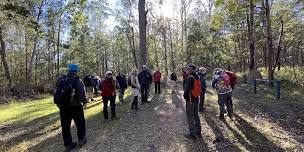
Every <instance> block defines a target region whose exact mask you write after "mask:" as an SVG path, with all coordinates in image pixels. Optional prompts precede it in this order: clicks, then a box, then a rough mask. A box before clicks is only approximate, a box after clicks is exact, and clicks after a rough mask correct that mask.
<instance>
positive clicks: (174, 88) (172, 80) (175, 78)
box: [170, 72, 177, 93]
mask: <svg viewBox="0 0 304 152" xmlns="http://www.w3.org/2000/svg"><path fill="white" fill-rule="evenodd" d="M170 80H171V82H172V86H171V89H172V93H174V92H176V81H177V76H176V74H175V73H174V72H172V73H171V75H170Z"/></svg>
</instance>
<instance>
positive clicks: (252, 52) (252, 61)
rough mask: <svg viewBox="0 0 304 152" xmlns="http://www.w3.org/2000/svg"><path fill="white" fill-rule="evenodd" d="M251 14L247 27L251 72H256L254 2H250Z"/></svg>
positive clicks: (248, 15)
mask: <svg viewBox="0 0 304 152" xmlns="http://www.w3.org/2000/svg"><path fill="white" fill-rule="evenodd" d="M249 3H250V8H249V14H247V26H248V41H249V43H248V44H249V51H250V63H249V70H255V46H254V37H253V31H254V30H253V29H254V24H253V21H254V5H253V0H250V2H249Z"/></svg>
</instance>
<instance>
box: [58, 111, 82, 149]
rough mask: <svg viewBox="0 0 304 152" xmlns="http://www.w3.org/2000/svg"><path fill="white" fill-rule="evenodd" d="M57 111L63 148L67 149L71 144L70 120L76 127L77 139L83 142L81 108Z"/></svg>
mask: <svg viewBox="0 0 304 152" xmlns="http://www.w3.org/2000/svg"><path fill="white" fill-rule="evenodd" d="M59 109H60V121H61V127H62V136H63V141H64V146H66V147H67V146H69V145H70V144H71V143H72V135H71V123H72V119H73V120H74V123H75V125H76V127H77V136H78V139H79V140H84V138H85V136H86V128H85V119H84V114H83V108H82V106H70V107H60V108H59Z"/></svg>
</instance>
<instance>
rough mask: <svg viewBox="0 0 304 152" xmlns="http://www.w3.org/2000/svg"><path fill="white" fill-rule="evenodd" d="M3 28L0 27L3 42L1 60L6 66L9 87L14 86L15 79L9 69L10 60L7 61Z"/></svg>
mask: <svg viewBox="0 0 304 152" xmlns="http://www.w3.org/2000/svg"><path fill="white" fill-rule="evenodd" d="M2 35H3V28H2V27H0V43H1V52H0V53H1V60H2V64H3V66H4V71H5V75H6V78H7V80H8V83H9V84H8V85H9V87H12V86H13V80H12V77H11V73H10V70H9V65H8V62H7V59H6V52H5V42H4V40H3V36H2Z"/></svg>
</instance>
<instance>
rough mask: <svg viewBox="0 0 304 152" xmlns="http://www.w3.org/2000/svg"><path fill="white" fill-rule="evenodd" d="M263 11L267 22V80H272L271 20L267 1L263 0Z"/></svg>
mask: <svg viewBox="0 0 304 152" xmlns="http://www.w3.org/2000/svg"><path fill="white" fill-rule="evenodd" d="M265 9H266V20H267V41H268V45H267V50H268V79H269V80H273V78H274V77H273V75H274V72H273V70H272V67H273V48H272V46H273V45H272V30H271V18H270V6H269V0H265Z"/></svg>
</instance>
